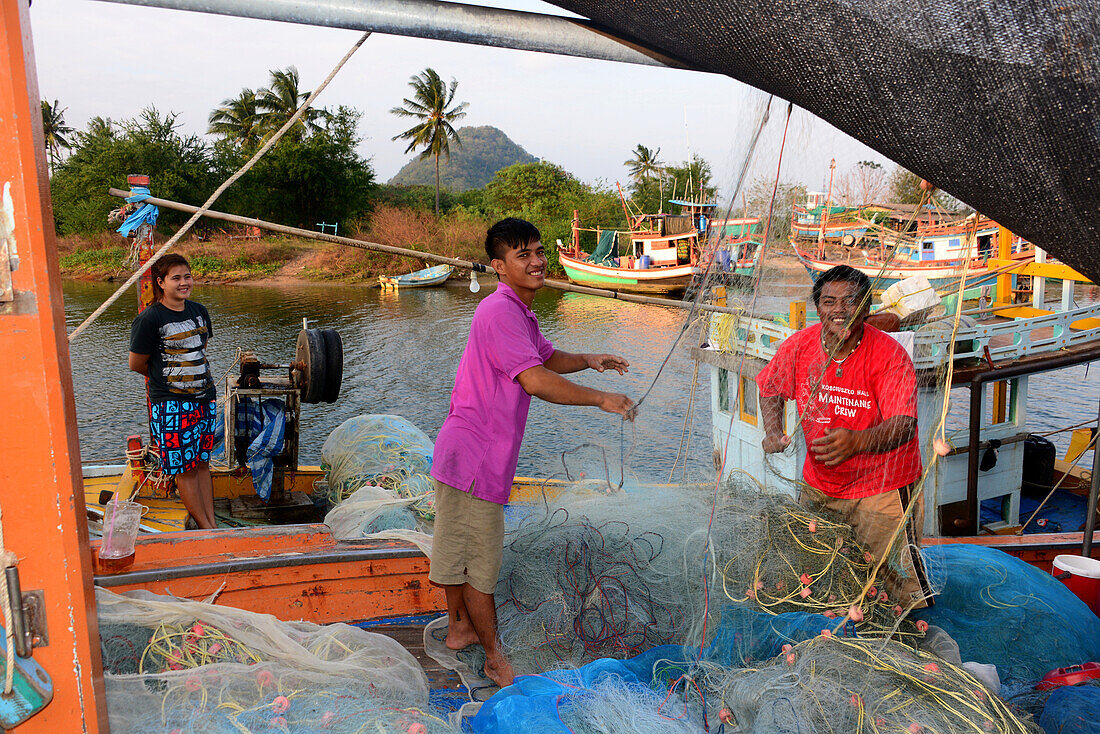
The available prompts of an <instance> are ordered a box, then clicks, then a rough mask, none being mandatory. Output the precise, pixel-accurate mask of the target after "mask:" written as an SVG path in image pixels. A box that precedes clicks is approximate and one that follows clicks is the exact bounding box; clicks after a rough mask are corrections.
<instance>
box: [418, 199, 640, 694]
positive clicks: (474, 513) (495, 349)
mask: <svg viewBox="0 0 1100 734" xmlns="http://www.w3.org/2000/svg"><path fill="white" fill-rule="evenodd" d="M540 238H541V235H540V234H539V231H538V229H536V228H535V226H534V225H533V224H531V223H530V222H526V221H523V220H522V219H504V220H502V221H500V222H497V223H496V224H494V225H493V226H492V227H491V228H490V229H489V232H488V234H487V235H486V237H485V253H486V255H487V256H488V257H489V261H490V263H491V265H492V266H493V269H494V270H496V272H497V275H498V276H499V278H500V284H499V285H498V286H497V290H496V292H495V293H493V294H491V295H489V296H487V297H486V298H485V299H484V300H483V301H482V302H481V303H480V304H479V305H478V307H477V310H476V311H475V312H474V319H473V323H472V324H471V325H470V338H469V341H468V342H467V344H466V351H465V352H464V353H463V354H462V360H461V361H460V362H459V364H458V373H457V375H456V376H455V387H454V391H453V392H452V393H451V407H450V411H449V412H448V413H447V418H446V420H444V421H443V427H442V428H440V430H439V436H438V437H437V438H436V441H435V455H434V457H433V460H432V477H433V478H434V479H435V490H436V519H435V536H434V539H433V543H432V560H431V571H430V572H429V574H428V578H429V580H431V581H432V583H434V584H437V585H439V586H442V587H443V589H444V591H445V592H446V594H447V614H448V618H449V626H448V631H447V640H446V644H447V647H449V648H451V649H452V650H461V649H462V648H464V647H466V646H467V645H472V644H473V643H475V642H480V643H481V644H482V646H484V648H485V657H486V660H485V673H486V675H488V676H489V677H490V678H491V679H492V680H493V681H494V682H496V683H497V685H500V686H502V687H503V686H506V685H510V684H511V683H512V679H513V678H514V677H515V673H514V671H513V670H512V665H511V663H509V662H508V660H507V658H505V657H504V655H503V654H502V653H501V651H500V648H499V645H498V642H497V633H496V604H495V603H494V600H493V591H494V590H495V588H496V583H497V577H498V576H499V575H500V566H501V561H502V557H503V550H504V505H505V503H507V502H508V496H509V494H510V493H511V491H512V479H513V477H514V476H515V473H516V464H517V463H518V461H519V447H520V444H521V443H522V442H523V431H524V428H525V427H526V425H527V410H528V407H529V406H530V404H531V396H532V395H534V396H535V397H539V398H542V399H543V400H546V401H549V402H551V403H558V404H561V405H591V406H596V407H598V408H600V409H601V410H605V411H607V412H609V413H618V414H620V415H622V416H623V417H624V419H627V420H630V419H632V418H633V413H632V409H633V407H634V401H632V400H631V399H630V398H628V397H627V396H626V395H622V394H619V393H610V392H603V391H601V390H593V389H591V388H587V387H582V386H580V385H577V384H574V383H572V382H570V381H569V380H566V379H565V378H564V377H562V376H561V375H563V374H568V373H571V372H579V371H580V370H583V369H594V370H596V371H598V372H603V371H604V370H608V369H612V370H615V371H617V372H618V373H619V374H623V373H624V372H626V371H627V368H628V367H629V365H628V363H627V362H626V360H624V359H623V358H621V357H616V356H614V355H610V354H570V353H569V352H563V351H561V350H559V349H554V346H553V345H552V344H551V343H550V342H549V341H547V340H546V338H545V337H543V335H542V332H540V331H539V325H538V319H537V318H536V317H535V314H534V313H533V312H532V311H531V303H532V302H533V301H534V299H535V293H536V292H538V290H539V288H541V287H542V285H543V281H544V280H545V278H546V264H547V261H546V253H545V251H544V250H543V247H542V243H541V242H540V241H539V240H540Z"/></svg>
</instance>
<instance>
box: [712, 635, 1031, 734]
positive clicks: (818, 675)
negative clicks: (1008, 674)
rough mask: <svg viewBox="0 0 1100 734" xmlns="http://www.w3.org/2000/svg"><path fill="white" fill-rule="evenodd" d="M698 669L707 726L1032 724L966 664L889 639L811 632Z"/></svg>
mask: <svg viewBox="0 0 1100 734" xmlns="http://www.w3.org/2000/svg"><path fill="white" fill-rule="evenodd" d="M701 678H702V682H701V683H700V687H701V688H702V689H703V690H705V691H707V694H708V695H707V703H708V714H709V717H710V721H711V723H712V725H714V726H717V725H719V724H722V723H726V724H731V725H734V726H736V727H737V731H743V732H795V731H851V732H864V731H867V732H872V731H874V732H879V731H896V732H913V733H914V734H915V733H916V732H938V731H942V732H957V731H974V732H983V731H984V732H992V731H999V732H1019V733H1021V734H1022V733H1024V732H1038V731H1039V728H1038V727H1037V726H1035V725H1034V723H1032V722H1030V721H1029V720H1028V717H1027V716H1026V715H1020V714H1018V713H1016V712H1014V711H1013V710H1011V709H1010V708H1009V707H1008V706H1007V705H1006V704H1005V703H1004V702H1003V701H1002V700H1001V699H1000V698H998V697H997V696H996V695H994V694H993V693H992V692H990V691H989V690H988V689H987V688H986V687H985V686H984V685H982V683H981V682H979V681H978V680H977V679H976V678H974V677H973V676H972V675H970V674H969V673H968V672H967V671H965V670H963V669H962V668H960V667H956V666H954V665H952V664H950V663H948V662H946V661H945V660H943V659H942V658H939V657H936V656H933V655H930V654H927V653H923V652H921V651H919V650H915V649H913V648H911V647H908V646H905V645H902V644H899V643H896V642H893V641H890V640H885V641H882V640H868V639H851V638H841V637H835V636H832V635H820V636H818V637H815V638H813V639H812V640H809V641H806V642H803V643H800V644H798V645H794V646H791V647H788V648H787V649H786V651H785V652H784V653H783V654H781V655H780V656H779V657H777V658H774V659H772V660H770V661H768V662H767V663H765V664H764V665H762V666H761V667H760V668H756V669H754V668H744V669H727V668H722V667H719V666H712V665H710V664H704V665H703V666H702V676H701Z"/></svg>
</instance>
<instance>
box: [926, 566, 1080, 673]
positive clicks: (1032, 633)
mask: <svg viewBox="0 0 1100 734" xmlns="http://www.w3.org/2000/svg"><path fill="white" fill-rule="evenodd" d="M924 554H925V556H926V557H928V558H929V559H930V561H932V563H931V564H930V565H931V566H932V567H933V568H938V569H940V573H942V574H943V576H944V578H943V579H942V582H943V591H942V592H941V593H940V595H939V596H938V597H937V598H936V606H935V607H933V608H931V609H922V610H918V611H915V612H913V616H916V617H918V618H920V619H924V620H926V621H927V622H928V623H929V624H933V625H936V626H938V627H941V628H942V629H944V630H945V631H946V632H947V633H948V634H950V635H951V637H953V638H954V639H955V641H956V642H958V644H959V652H960V654H961V655H962V659H963V660H973V661H976V662H979V663H991V664H993V665H995V666H997V672H998V673H999V674H1000V677H1001V681H1002V683H1004V684H1005V685H1006V686H1007V687H1008V689H1010V690H1012V689H1019V688H1021V687H1025V686H1027V685H1029V684H1031V683H1033V682H1034V681H1036V680H1038V679H1039V678H1042V677H1043V676H1044V675H1045V674H1046V673H1048V672H1049V671H1051V670H1053V669H1054V668H1062V667H1067V666H1070V665H1075V664H1078V663H1082V662H1088V661H1093V660H1100V618H1097V617H1096V615H1095V614H1093V613H1092V611H1091V610H1090V609H1089V608H1088V607H1087V606H1086V605H1085V604H1084V603H1083V602H1082V601H1081V600H1080V599H1078V598H1077V597H1076V596H1074V595H1073V593H1072V592H1070V591H1069V589H1067V588H1066V587H1065V586H1064V585H1063V584H1062V583H1061V582H1060V581H1058V580H1057V579H1055V578H1054V577H1053V576H1052V575H1050V574H1049V573H1044V572H1043V571H1041V570H1039V569H1038V568H1036V567H1034V566H1031V565H1029V564H1027V563H1025V562H1023V561H1021V560H1019V559H1018V558H1015V557H1013V556H1010V555H1008V554H1007V553H1004V552H1002V551H999V550H994V549H990V548H984V547H982V546H977V545H963V544H958V545H941V546H932V547H929V548H925V549H924Z"/></svg>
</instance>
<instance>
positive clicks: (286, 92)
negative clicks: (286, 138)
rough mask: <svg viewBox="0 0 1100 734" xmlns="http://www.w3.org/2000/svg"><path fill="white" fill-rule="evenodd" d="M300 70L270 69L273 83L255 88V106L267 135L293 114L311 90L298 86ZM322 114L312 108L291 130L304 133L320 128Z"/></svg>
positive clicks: (297, 133) (291, 67)
mask: <svg viewBox="0 0 1100 734" xmlns="http://www.w3.org/2000/svg"><path fill="white" fill-rule="evenodd" d="M299 83H300V82H299V79H298V70H297V69H296V68H294V67H293V66H288V67H287V68H285V69H277V70H272V71H271V85H270V86H268V87H267V88H266V89H261V90H259V91H258V92H256V107H257V109H258V110H259V114H260V117H261V120H262V125H261V126H262V128H263V131H264V134H265V136H267V135H271V134H272V133H274V132H275V131H277V130H278V129H279V128H281V127H282V126H283V125H285V124H286V122H287V120H289V119H290V118H291V117H293V116H294V113H295V112H297V111H298V108H299V107H300V106H301V105H302V102H304V101H305V100H306V98H307V97H309V95H310V94H311V92H303V91H301V90H300V89H299ZM320 117H321V112H320V111H319V110H314V109H309V110H306V112H305V114H304V115H302V117H301V119H300V120H298V122H297V123H296V124H295V126H294V128H293V129H291V130H290V131H288V134H290V135H294V136H296V137H299V138H300V137H301V136H302V134H303V133H305V132H311V133H312V132H317V130H319V129H320V126H319V125H318V124H317V121H318V119H320Z"/></svg>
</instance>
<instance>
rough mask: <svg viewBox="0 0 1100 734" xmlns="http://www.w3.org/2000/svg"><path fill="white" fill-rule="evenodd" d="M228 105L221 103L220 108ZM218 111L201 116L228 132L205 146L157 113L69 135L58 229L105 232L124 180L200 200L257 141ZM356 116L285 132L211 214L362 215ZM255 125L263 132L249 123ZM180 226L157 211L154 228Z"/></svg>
mask: <svg viewBox="0 0 1100 734" xmlns="http://www.w3.org/2000/svg"><path fill="white" fill-rule="evenodd" d="M250 96H255V95H253V94H251V92H250V90H247V89H245V90H242V91H241V93H240V94H239V95H238V96H237V97H235V98H230V99H229V100H227V102H234V103H240V104H239V105H238V106H239V107H240V108H241V109H243V108H244V107H245V106H247V102H248V99H249V98H250ZM229 106H230V105H227V104H225V103H223V106H222V108H220V110H221V111H225V109H226V108H227V107H229ZM238 111H240V110H238ZM218 112H219V110H215V111H214V113H212V114H211V115H210V122H211V126H214V125H215V124H218V125H221V124H225V125H226V126H227V127H226V128H224V129H223V130H224V132H221V133H220V135H221V139H220V140H218V141H216V142H214V143H210V142H208V141H206V140H204V139H203V138H200V137H198V136H196V135H185V134H183V133H182V132H181V130H180V115H178V114H177V113H167V114H161V113H160V112H159V111H158V110H157V109H156V108H155V107H147V108H146V109H145V110H143V111H142V112H141V114H139V115H138V116H137V117H136V118H134V119H132V120H123V121H121V122H114V121H112V120H110V119H105V118H101V117H96V118H93V119H92V120H91V121H90V122H89V123H88V126H87V128H86V129H85V130H84V131H81V132H78V133H76V134H75V135H74V141H75V144H74V146H73V153H72V155H70V156H69V157H68V158H67V159H66V160H65V161H63V162H62V163H60V164H59V165H58V167H57V171H56V173H55V174H54V177H53V179H52V181H51V188H52V193H53V201H54V216H55V219H56V224H57V229H58V231H59V232H60V233H61V234H63V235H67V234H81V235H90V234H94V233H97V232H102V231H104V230H105V229H107V228H108V225H107V219H106V217H107V212H109V211H110V210H112V209H115V208H117V207H118V205H119V201H118V200H117V199H115V198H113V197H111V196H109V195H108V194H107V193H106V192H107V189H108V188H109V187H112V186H114V187H121V186H123V185H124V184H125V181H126V175H127V174H130V173H146V174H149V176H150V177H151V179H152V183H153V188H154V190H155V192H156V194H157V195H158V196H160V197H163V198H166V199H174V200H177V201H182V202H185V203H194V204H198V203H200V202H202V201H205V200H206V198H207V197H208V196H209V195H210V192H211V191H213V189H214V187H215V186H217V185H218V184H219V183H220V182H221V181H223V180H225V179H226V178H228V177H229V175H230V174H231V173H232V172H233V171H235V170H237V169H238V168H239V167H240V166H241V165H242V164H243V163H244V162H245V161H246V160H247V159H248V158H249V157H250V156H251V155H252V154H253V152H254V149H255V147H256V145H257V144H258V143H259V141H260V139H261V135H262V134H263V133H258V134H256V135H254V136H253V137H251V138H247V137H241V136H236V135H235V134H229V132H228V131H229V129H230V128H231V127H232V126H234V125H237V123H241V122H243V121H244V119H245V118H244V117H243V116H241V115H235V116H232V117H231V116H229V115H226V116H224V117H223V116H221V115H218V114H217V113H218ZM360 117H361V113H359V112H358V111H357V110H354V109H352V108H350V107H345V106H340V107H338V108H336V110H335V111H332V110H320V111H318V113H317V115H315V116H314V118H315V121H314V122H313V123H312V124H311V125H310V126H309V127H303V128H302V130H301V131H300V132H298V133H297V134H294V135H290V134H288V135H287V136H285V137H284V138H283V139H282V140H280V141H279V144H278V145H276V146H275V147H274V148H272V149H271V150H270V151H268V153H267V154H266V155H265V156H264V157H263V158H262V159H261V160H260V161H259V162H258V163H257V164H256V166H255V167H254V168H253V169H252V170H251V171H249V172H248V173H247V174H246V175H245V176H244V177H243V178H242V179H241V180H240V181H239V182H238V183H237V184H236V185H235V186H233V187H232V188H230V189H229V190H228V191H227V192H226V193H225V194H224V195H223V197H222V200H221V201H220V202H219V204H218V208H220V209H223V210H227V211H230V212H233V213H239V214H242V215H247V216H253V217H260V218H265V219H270V220H272V221H276V222H280V223H284V224H291V225H297V226H302V227H306V228H310V229H312V228H314V227H315V226H316V224H317V222H320V221H326V222H340V221H346V220H348V219H352V218H355V217H358V216H359V215H362V214H364V213H365V212H366V211H367V210H368V209H369V206H370V193H371V191H372V188H373V185H374V171H373V169H372V168H371V166H370V163H369V162H368V161H366V160H364V159H363V158H361V157H360V156H359V154H358V152H357V150H356V147H357V146H358V144H359V142H360V135H359V132H358V127H359V121H360ZM283 122H285V120H283ZM280 124H282V123H280ZM257 127H262V125H260V126H256V125H253V126H252V128H253V129H255V128H257ZM246 129H247V126H245V125H241V126H240V130H242V131H243V130H246ZM185 219H186V215H182V214H180V213H177V212H172V211H164V212H162V213H161V217H160V220H159V223H162V224H165V225H167V226H169V227H171V226H172V225H173V224H179V223H182V222H183V221H184V220H185Z"/></svg>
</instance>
